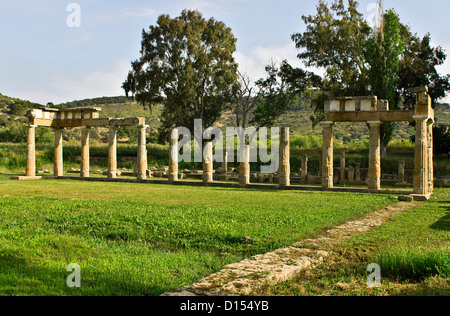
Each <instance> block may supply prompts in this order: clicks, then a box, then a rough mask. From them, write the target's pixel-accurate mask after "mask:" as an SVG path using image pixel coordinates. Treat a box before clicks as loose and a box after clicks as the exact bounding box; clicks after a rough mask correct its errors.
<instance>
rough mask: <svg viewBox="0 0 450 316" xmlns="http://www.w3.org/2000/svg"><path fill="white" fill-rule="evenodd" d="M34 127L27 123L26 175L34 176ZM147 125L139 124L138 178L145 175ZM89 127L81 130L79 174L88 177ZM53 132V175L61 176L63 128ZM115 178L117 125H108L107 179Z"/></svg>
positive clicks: (143, 177)
mask: <svg viewBox="0 0 450 316" xmlns="http://www.w3.org/2000/svg"><path fill="white" fill-rule="evenodd" d="M36 127H37V126H35V125H28V131H27V164H26V176H27V177H35V176H36ZM147 127H148V126H147V125H140V126H138V128H139V133H138V154H137V178H138V179H139V180H143V179H146V177H147V145H146V129H147ZM90 130H91V128H90V127H83V128H82V130H81V162H80V176H81V177H82V178H88V177H89V168H90V164H89V159H90V157H89V137H90ZM53 131H54V133H55V153H54V157H55V158H54V166H53V175H54V176H55V177H62V176H63V131H64V129H63V128H57V129H54V130H53ZM115 178H117V127H109V141H108V179H115Z"/></svg>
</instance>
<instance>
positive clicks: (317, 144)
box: [290, 135, 323, 149]
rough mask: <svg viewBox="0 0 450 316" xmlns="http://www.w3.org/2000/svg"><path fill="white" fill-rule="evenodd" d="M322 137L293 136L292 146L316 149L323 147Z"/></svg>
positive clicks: (291, 139)
mask: <svg viewBox="0 0 450 316" xmlns="http://www.w3.org/2000/svg"><path fill="white" fill-rule="evenodd" d="M322 141H323V140H322V138H321V137H319V136H312V135H311V136H292V137H291V138H290V146H291V147H292V148H300V149H315V148H321V147H322Z"/></svg>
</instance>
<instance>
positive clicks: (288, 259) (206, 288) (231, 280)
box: [162, 202, 417, 296]
mask: <svg viewBox="0 0 450 316" xmlns="http://www.w3.org/2000/svg"><path fill="white" fill-rule="evenodd" d="M415 205H417V203H416V202H414V203H411V202H399V203H396V204H394V205H391V206H388V207H386V208H384V209H382V210H378V211H376V212H373V213H370V214H367V215H365V216H364V217H362V218H359V219H357V220H352V221H349V222H346V223H344V224H342V225H339V226H336V227H334V228H332V229H330V230H329V231H327V232H325V233H324V234H322V235H320V236H318V237H317V238H314V239H305V240H303V241H301V242H298V243H296V244H294V245H293V246H292V247H288V248H283V249H278V250H275V251H273V252H269V253H265V254H262V255H257V256H254V257H251V258H249V259H245V260H243V261H241V262H238V263H233V264H230V265H228V266H226V267H224V269H222V270H220V271H219V272H217V273H215V274H212V275H210V276H208V277H206V278H204V279H202V280H200V281H198V282H197V283H195V284H192V285H190V286H186V287H183V288H180V289H178V290H177V291H175V292H172V293H164V294H163V295H162V296H197V295H200V296H227V295H250V294H251V293H254V292H255V291H257V290H258V289H259V288H260V287H261V286H263V285H265V284H268V283H269V284H276V283H279V282H283V281H286V280H289V279H291V278H293V277H295V276H296V275H297V274H298V273H299V272H300V271H302V270H305V269H314V267H316V266H317V265H318V264H320V263H322V262H323V261H324V260H326V258H327V257H328V256H329V255H330V252H329V251H330V250H329V248H330V246H332V245H335V244H338V243H339V242H341V241H343V240H345V239H349V238H351V237H353V236H355V235H358V234H364V233H367V232H368V231H370V230H371V229H372V228H374V227H376V226H379V225H381V224H383V223H384V222H386V221H387V220H388V219H389V218H390V217H391V216H393V215H394V214H397V213H400V212H402V211H405V210H407V209H410V208H412V207H414V206H415Z"/></svg>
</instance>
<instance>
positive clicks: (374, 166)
mask: <svg viewBox="0 0 450 316" xmlns="http://www.w3.org/2000/svg"><path fill="white" fill-rule="evenodd" d="M368 124H369V129H370V144H369V174H368V178H369V179H368V185H369V190H372V191H376V190H380V189H381V182H380V180H381V142H380V125H381V122H378V121H377V122H368Z"/></svg>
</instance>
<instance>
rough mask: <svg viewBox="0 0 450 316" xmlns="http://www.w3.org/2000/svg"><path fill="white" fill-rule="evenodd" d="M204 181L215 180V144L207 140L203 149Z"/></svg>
mask: <svg viewBox="0 0 450 316" xmlns="http://www.w3.org/2000/svg"><path fill="white" fill-rule="evenodd" d="M202 179H203V183H211V182H213V146H212V142H207V143H206V144H205V148H204V151H203V175H202Z"/></svg>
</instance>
